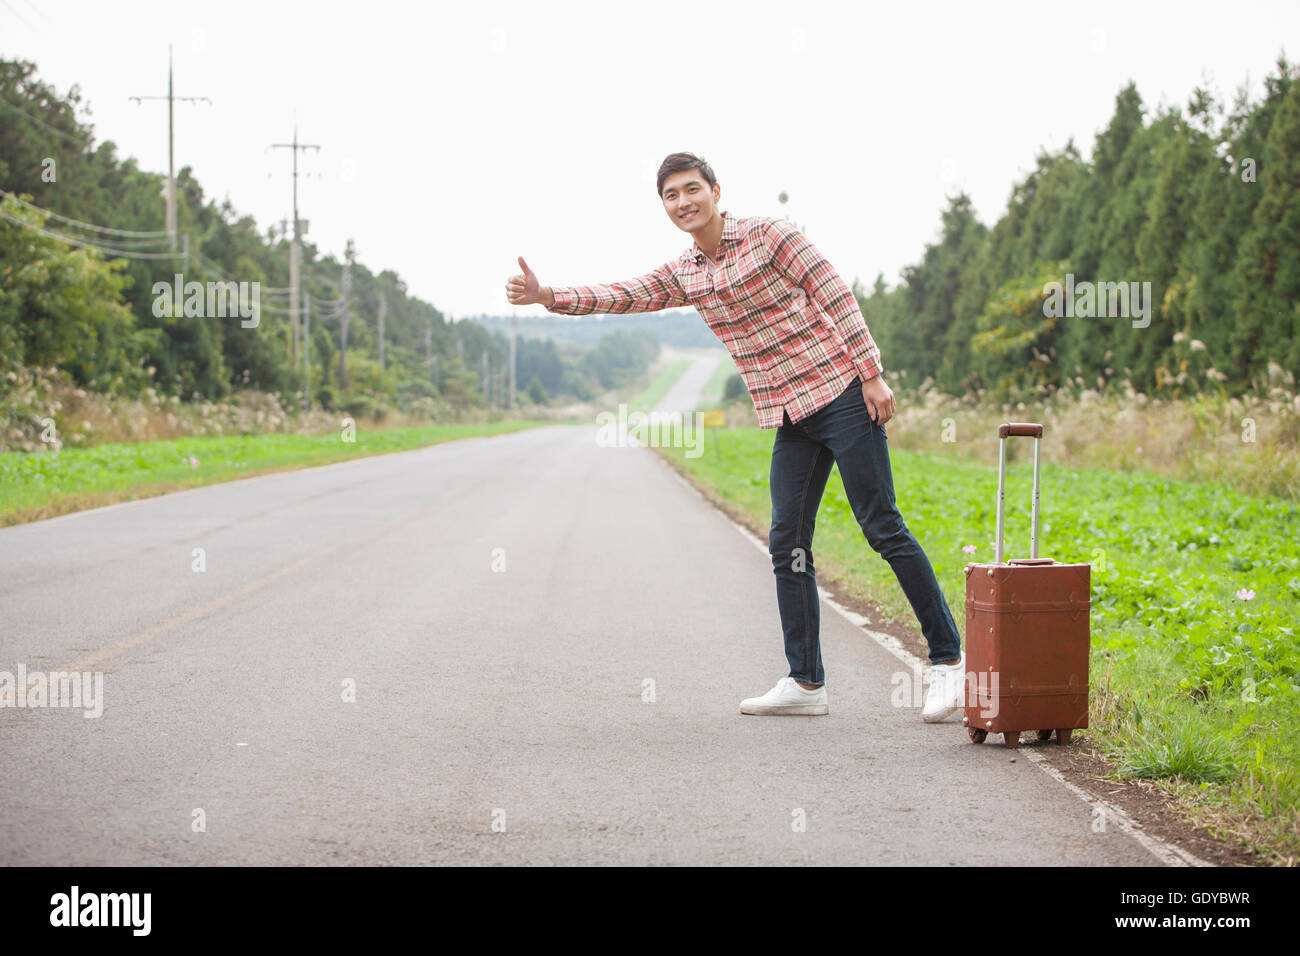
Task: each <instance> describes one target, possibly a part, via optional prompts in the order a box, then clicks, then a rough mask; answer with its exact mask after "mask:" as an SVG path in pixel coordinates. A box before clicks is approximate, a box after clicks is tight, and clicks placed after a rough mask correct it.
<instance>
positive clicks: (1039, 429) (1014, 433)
mask: <svg viewBox="0 0 1300 956" xmlns="http://www.w3.org/2000/svg"><path fill="white" fill-rule="evenodd" d="M1008 438H1032V439H1033V440H1034V498H1033V505H1032V511H1031V512H1030V519H1029V558H1030V560H1031V561H1034V562H1035V563H1038V446H1039V445H1041V444H1042V443H1043V426H1042V425H1039V424H1036V423H1033V422H1006V423H1004V424H1002V425H999V426H998V533H997V542H996V545H995V547H996V548H997V550H996V551H995V552H994V553H993V563H994V564H1002V552H1003V547H1002V532H1003V527H1004V511H1005V509H1006V500H1007V496H1006V475H1007V439H1008Z"/></svg>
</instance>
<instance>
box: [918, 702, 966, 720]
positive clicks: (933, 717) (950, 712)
mask: <svg viewBox="0 0 1300 956" xmlns="http://www.w3.org/2000/svg"><path fill="white" fill-rule="evenodd" d="M961 709H962V705H961V704H958V705H956V706H955V707H950V708H949V709H948V710H943V711H940V712H939V713H937V714H931V715H930V716H928V717H927V716H926V715H925V714H922V715H921V719H922V720H923V721H925V722H926V723H927V724H937V723H939V722H941V721H944V720H947V719H948V718H949V717H951V716H952V715H953V714H955V713H957V711H959V710H961Z"/></svg>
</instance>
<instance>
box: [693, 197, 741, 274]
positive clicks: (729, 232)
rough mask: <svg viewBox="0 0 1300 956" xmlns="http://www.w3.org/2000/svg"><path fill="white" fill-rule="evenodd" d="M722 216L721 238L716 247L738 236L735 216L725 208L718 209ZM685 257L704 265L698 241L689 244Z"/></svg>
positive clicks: (702, 252)
mask: <svg viewBox="0 0 1300 956" xmlns="http://www.w3.org/2000/svg"><path fill="white" fill-rule="evenodd" d="M719 215H721V216H722V239H721V241H719V243H718V248H719V249H721V248H722V243H724V242H731V241H732V240H734V239H736V238H738V237H739V236H740V223H739V220H737V219H736V217H735V216H733V215H731V214H730V213H728V212H727V211H726V210H725V209H723V210H720V211H719ZM686 258H687V259H689V260H690V261H691V262H694V263H695V264H696V265H704V251H703V250H702V249H701V248H700V244H699V243H698V242H694V243H692V244H691V248H690V250H689V251H688V252H687V253H686Z"/></svg>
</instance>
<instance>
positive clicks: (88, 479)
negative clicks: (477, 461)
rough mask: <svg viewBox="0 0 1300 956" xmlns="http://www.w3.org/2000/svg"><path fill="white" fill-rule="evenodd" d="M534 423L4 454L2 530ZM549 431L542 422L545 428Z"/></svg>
mask: <svg viewBox="0 0 1300 956" xmlns="http://www.w3.org/2000/svg"><path fill="white" fill-rule="evenodd" d="M536 424H539V423H535V422H518V421H513V422H493V423H486V424H473V425H429V426H422V427H418V428H394V429H388V430H369V429H358V430H357V432H356V435H355V440H354V441H345V440H344V439H343V437H342V436H341V434H340V433H339V432H330V433H327V434H323V435H293V434H281V433H273V434H267V435H227V436H222V437H208V438H178V439H172V440H168V441H154V442H135V443H128V444H105V445H96V446H94V447H92V448H65V449H63V450H62V451H59V452H58V453H53V452H45V453H39V452H38V453H32V454H29V453H23V452H5V453H3V454H0V525H12V524H19V523H21V522H24V521H35V520H38V519H40V518H49V517H53V516H54V515H59V514H65V513H67V512H71V511H81V510H84V509H86V508H97V507H100V506H102V505H107V504H113V503H114V502H118V501H128V500H131V499H134V498H148V497H151V496H153V495H160V494H165V493H167V492H169V491H179V490H182V489H185V488H196V487H198V486H200V485H210V484H215V483H217V482H221V481H230V480H232V479H235V478H247V477H250V476H252V475H261V474H266V473H268V472H273V471H286V470H291V469H295V468H307V467H311V466H313V465H324V464H329V463H330V462H335V461H343V460H346V459H349V458H360V457H364V456H366V455H378V454H383V453H386V452H394V451H407V450H409V449H412V448H421V447H423V446H425V445H435V444H438V443H439V442H444V441H451V440H454V439H457V438H469V437H474V436H478V435H496V434H501V433H503V432H510V431H516V430H518V429H520V428H530V427H533V426H534V425H536ZM540 424H544V423H540Z"/></svg>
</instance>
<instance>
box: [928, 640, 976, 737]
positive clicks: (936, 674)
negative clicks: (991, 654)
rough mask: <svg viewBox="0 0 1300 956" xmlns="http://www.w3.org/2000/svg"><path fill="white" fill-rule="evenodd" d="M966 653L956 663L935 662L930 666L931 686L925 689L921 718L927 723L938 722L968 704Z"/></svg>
mask: <svg viewBox="0 0 1300 956" xmlns="http://www.w3.org/2000/svg"><path fill="white" fill-rule="evenodd" d="M965 691H966V655H965V654H962V656H961V660H959V661H957V662H956V663H955V664H934V665H932V666H931V667H930V686H929V687H928V688H926V691H925V706H923V707H922V708H921V719H922V720H924V721H925V722H926V723H927V724H934V723H938V722H939V721H941V720H943V719H944V718H945V717H949V716H951V715H952V713H953V712H954V711H956V710H958V709H959V708H962V707H965V706H966V693H965Z"/></svg>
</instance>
